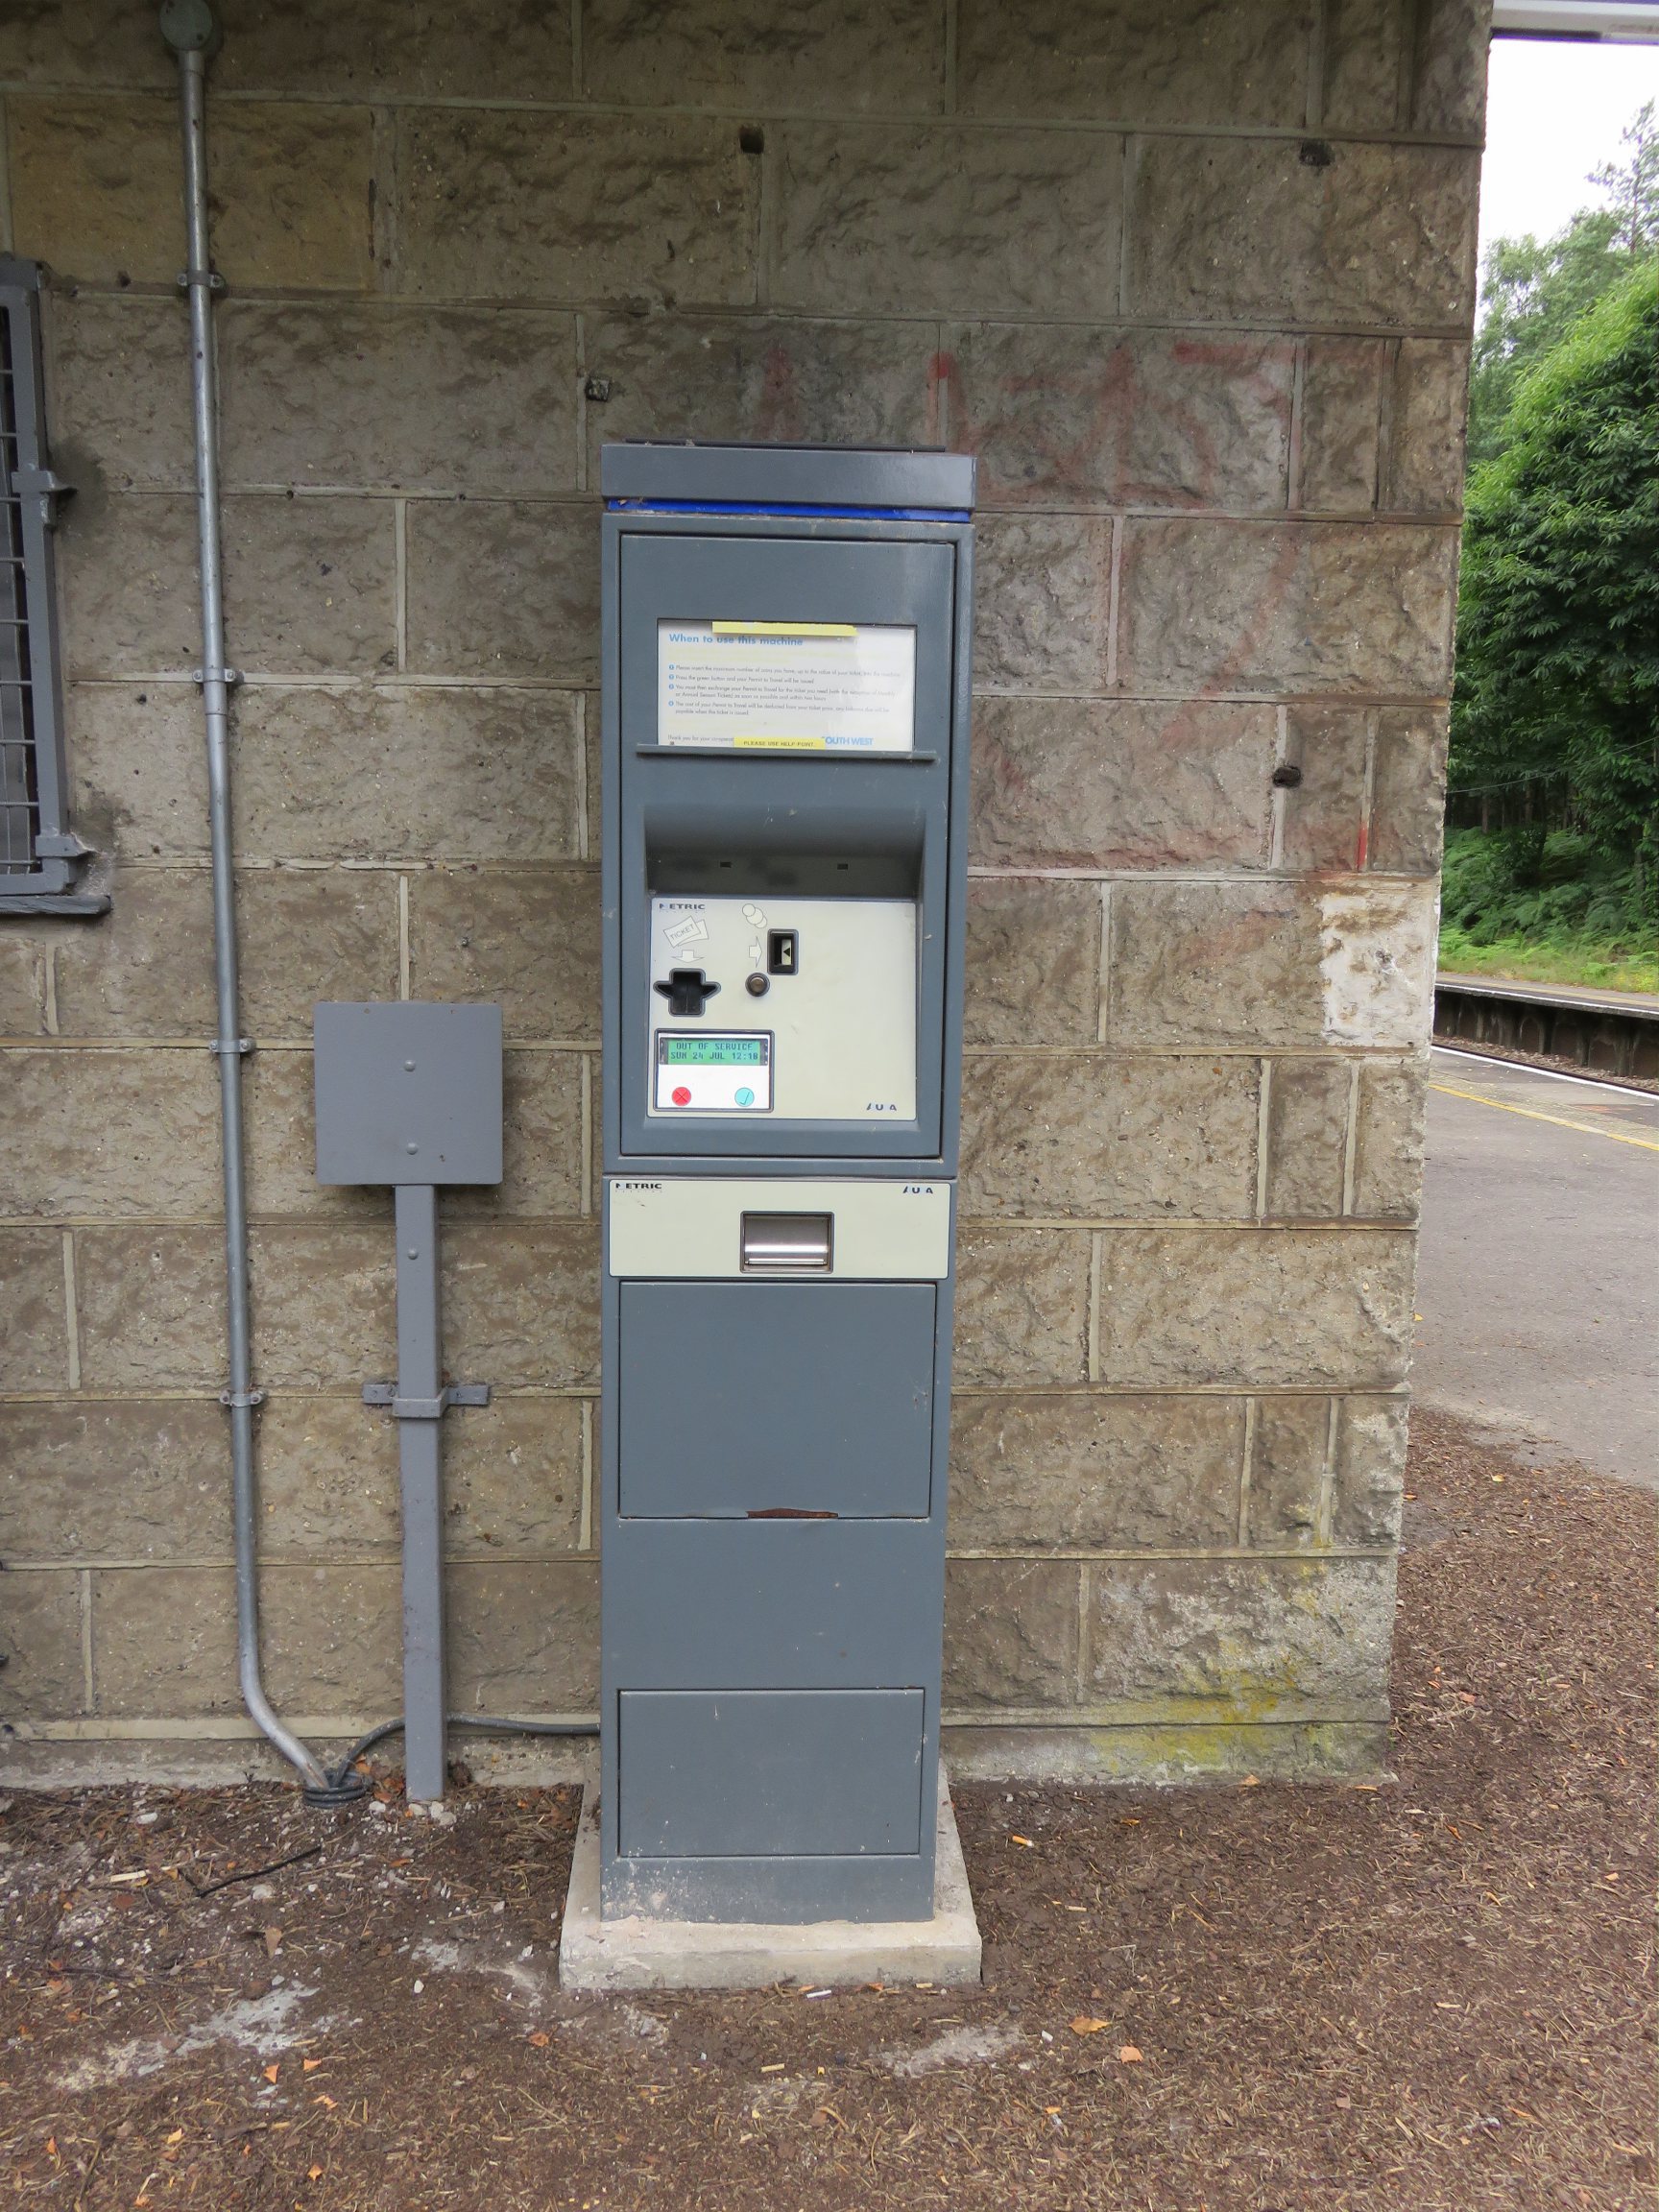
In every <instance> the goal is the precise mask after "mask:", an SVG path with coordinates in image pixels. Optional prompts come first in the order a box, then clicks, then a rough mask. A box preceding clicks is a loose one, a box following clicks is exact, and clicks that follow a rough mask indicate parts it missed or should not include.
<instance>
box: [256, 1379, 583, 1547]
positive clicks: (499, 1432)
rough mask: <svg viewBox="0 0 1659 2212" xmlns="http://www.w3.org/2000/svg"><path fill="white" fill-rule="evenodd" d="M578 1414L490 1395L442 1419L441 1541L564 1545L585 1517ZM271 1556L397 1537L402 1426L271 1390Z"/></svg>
mask: <svg viewBox="0 0 1659 2212" xmlns="http://www.w3.org/2000/svg"><path fill="white" fill-rule="evenodd" d="M582 1483H583V1472H582V1411H581V1407H580V1405H579V1404H578V1403H577V1402H576V1401H575V1400H572V1399H566V1398H503V1397H500V1396H495V1397H493V1398H492V1400H491V1403H490V1404H489V1405H488V1406H479V1407H465V1408H464V1409H460V1410H457V1411H452V1412H450V1413H448V1414H446V1415H445V1422H444V1541H445V1550H446V1551H448V1552H449V1553H450V1554H451V1555H452V1556H453V1555H456V1554H469V1553H480V1554H483V1555H484V1556H488V1555H489V1554H490V1553H491V1552H493V1551H571V1550H573V1549H574V1548H575V1545H576V1541H577V1537H578V1535H579V1534H580V1531H581V1521H582ZM259 1494H260V1500H261V1503H262V1504H263V1506H264V1508H265V1517H264V1520H263V1522H262V1525H261V1529H260V1537H261V1542H262V1544H263V1546H264V1550H265V1555H266V1556H267V1557H268V1558H273V1557H277V1558H279V1557H282V1556H284V1555H286V1554H289V1553H294V1552H313V1553H327V1552H329V1551H371V1550H381V1551H389V1552H394V1553H395V1552H396V1551H397V1549H398V1546H399V1543H400V1541H401V1535H400V1527H399V1514H398V1491H397V1423H396V1422H395V1421H394V1420H393V1419H392V1417H391V1415H390V1414H389V1413H380V1412H376V1411H374V1410H373V1408H371V1407H366V1406H364V1405H363V1404H362V1403H361V1402H360V1401H359V1400H357V1399H355V1398H345V1397H340V1398H321V1397H284V1396H282V1395H281V1394H280V1393H278V1394H276V1395H275V1396H273V1397H272V1398H271V1399H270V1401H269V1402H268V1403H267V1405H266V1407H265V1410H264V1411H263V1413H261V1415H260V1417H259Z"/></svg>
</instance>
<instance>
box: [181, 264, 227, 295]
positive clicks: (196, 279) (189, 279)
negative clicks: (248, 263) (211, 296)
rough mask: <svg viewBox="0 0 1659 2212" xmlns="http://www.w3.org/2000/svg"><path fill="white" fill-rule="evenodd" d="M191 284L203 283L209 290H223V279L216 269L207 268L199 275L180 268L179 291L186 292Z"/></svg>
mask: <svg viewBox="0 0 1659 2212" xmlns="http://www.w3.org/2000/svg"><path fill="white" fill-rule="evenodd" d="M193 284H205V285H206V287H207V289H208V291H209V292H223V291H224V289H225V279H224V277H223V276H220V274H219V272H218V270H217V269H209V270H207V271H206V272H205V273H204V275H203V276H191V274H190V272H189V270H188V269H180V272H179V289H180V292H188V291H189V289H190V287H191V286H192V285H193Z"/></svg>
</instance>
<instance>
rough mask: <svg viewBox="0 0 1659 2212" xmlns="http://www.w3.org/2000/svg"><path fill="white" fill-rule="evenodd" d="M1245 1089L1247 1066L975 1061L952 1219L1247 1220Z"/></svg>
mask: <svg viewBox="0 0 1659 2212" xmlns="http://www.w3.org/2000/svg"><path fill="white" fill-rule="evenodd" d="M1256 1082H1257V1076H1256V1067H1255V1063H1254V1062H1252V1061H1248V1060H1238V1059H1229V1060H1223V1061H1209V1060H1200V1059H1193V1058H1191V1057H1190V1056H1186V1057H1182V1058H1178V1059H1169V1060H1115V1059H1109V1058H1108V1057H1107V1056H1106V1055H1104V1054H1103V1053H1099V1052H1088V1053H1084V1052H1066V1053H1044V1054H1034V1053H1032V1054H1027V1053H1017V1052H998V1053H989V1054H976V1055H975V1056H974V1058H972V1059H971V1060H970V1061H969V1063H968V1067H967V1069H966V1070H965V1073H964V1083H963V1128H962V1210H963V1213H964V1214H966V1215H968V1216H970V1217H975V1216H978V1217H983V1216H987V1215H992V1216H995V1215H998V1214H1000V1215H1003V1216H1015V1217H1018V1216H1019V1215H1021V1214H1038V1215H1042V1214H1081V1215H1084V1216H1089V1215H1094V1216H1100V1215H1105V1216H1107V1217H1113V1216H1116V1217H1118V1218H1121V1217H1124V1216H1136V1215H1168V1214H1180V1215H1184V1216H1188V1217H1191V1218H1200V1219H1210V1220H1228V1219H1231V1220H1243V1219H1248V1218H1249V1217H1250V1215H1251V1214H1253V1213H1254V1211H1255V1198H1256V1119H1257V1114H1256Z"/></svg>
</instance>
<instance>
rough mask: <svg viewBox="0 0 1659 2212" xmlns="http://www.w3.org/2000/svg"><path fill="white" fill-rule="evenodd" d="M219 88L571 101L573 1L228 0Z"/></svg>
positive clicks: (216, 72)
mask: <svg viewBox="0 0 1659 2212" xmlns="http://www.w3.org/2000/svg"><path fill="white" fill-rule="evenodd" d="M213 82H214V83H215V84H223V85H224V87H225V89H226V90H227V91H230V90H234V91H238V92H309V93H321V94H323V95H325V96H330V95H335V96H337V95H338V94H339V93H340V92H341V90H342V89H343V88H345V89H349V92H350V94H351V96H352V97H353V98H356V99H359V100H370V99H374V98H377V97H383V96H385V95H388V94H390V95H391V96H393V97H394V98H400V99H405V100H408V99H414V98H419V97H421V96H423V95H431V96H433V97H435V98H438V99H449V100H459V99H467V98H469V97H472V98H477V99H487V100H488V99H502V100H565V99H568V97H569V95H570V90H571V84H570V9H569V6H568V0H479V4H478V5H475V6H473V7H471V8H469V9H468V11H467V12H466V13H465V14H462V13H459V12H457V11H455V10H454V9H451V8H447V7H441V6H435V5H433V4H432V0H397V5H396V6H393V7H383V8H341V7H339V6H337V5H336V4H335V0H226V7H225V45H224V49H223V51H222V52H221V53H220V54H219V55H218V56H216V57H215V60H214V63H213Z"/></svg>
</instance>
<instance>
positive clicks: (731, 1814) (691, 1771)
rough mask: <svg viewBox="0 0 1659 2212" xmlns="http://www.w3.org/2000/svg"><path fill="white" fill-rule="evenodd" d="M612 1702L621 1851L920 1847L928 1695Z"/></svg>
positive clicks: (671, 1695)
mask: <svg viewBox="0 0 1659 2212" xmlns="http://www.w3.org/2000/svg"><path fill="white" fill-rule="evenodd" d="M618 1708H619V1716H618V1727H619V1731H620V1745H621V1770H622V1783H621V1788H620V1795H619V1801H618V1843H619V1848H620V1850H621V1853H622V1856H623V1857H624V1858H628V1859H640V1858H672V1859H686V1858H695V1859H704V1858H734V1857H749V1856H757V1855H762V1854H764V1855H768V1856H770V1855H772V1854H774V1853H784V1854H788V1855H791V1856H796V1857H803V1858H817V1857H823V1856H832V1855H840V1854H847V1853H855V1854H858V1855H860V1856H862V1855H863V1854H865V1853H869V1852H877V1853H896V1852H904V1853H914V1852H917V1851H919V1850H920V1849H921V1847H922V1740H923V1719H924V1710H923V1708H924V1697H923V1693H922V1692H921V1691H920V1690H731V1691H719V1690H667V1691H661V1690H658V1691H647V1690H631V1691H624V1693H623V1694H622V1696H621V1697H620V1699H619V1700H618ZM854 1775H855V1776H856V1777H857V1787H856V1788H849V1787H848V1780H849V1777H850V1776H854Z"/></svg>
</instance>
